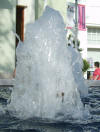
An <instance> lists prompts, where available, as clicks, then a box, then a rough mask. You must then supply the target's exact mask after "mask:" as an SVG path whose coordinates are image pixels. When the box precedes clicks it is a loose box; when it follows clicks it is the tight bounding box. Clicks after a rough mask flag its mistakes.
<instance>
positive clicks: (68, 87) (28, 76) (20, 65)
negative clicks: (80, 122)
mask: <svg viewBox="0 0 100 132" xmlns="http://www.w3.org/2000/svg"><path fill="white" fill-rule="evenodd" d="M16 52H17V60H18V62H17V68H16V79H15V87H14V89H13V92H12V95H11V102H10V104H8V105H7V109H8V110H9V111H10V112H11V114H13V116H15V117H17V118H20V119H28V118H31V117H32V118H34V117H39V118H48V119H53V120H66V119H68V118H69V119H70V118H71V119H77V118H79V119H80V118H83V117H84V115H85V114H86V113H85V108H84V106H83V104H82V102H81V97H84V96H86V95H87V87H86V85H85V82H84V78H83V76H82V71H81V68H82V64H81V65H80V64H79V62H82V59H81V57H80V55H79V53H78V52H77V51H76V50H75V49H73V48H72V47H67V46H66V30H65V24H64V22H63V18H62V17H61V15H60V13H59V12H58V11H55V10H53V9H52V8H49V7H46V9H45V11H44V13H43V16H41V17H40V18H39V20H37V21H36V22H35V23H34V24H33V23H30V24H28V25H27V28H26V34H25V41H24V43H22V42H20V43H19V45H18V47H17V51H16ZM79 59H80V61H79ZM78 80H79V81H78ZM81 84H82V85H83V86H84V88H83V87H82V86H81Z"/></svg>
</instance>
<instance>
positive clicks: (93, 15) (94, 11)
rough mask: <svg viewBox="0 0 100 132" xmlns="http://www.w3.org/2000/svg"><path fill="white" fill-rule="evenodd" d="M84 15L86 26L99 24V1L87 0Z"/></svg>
mask: <svg viewBox="0 0 100 132" xmlns="http://www.w3.org/2000/svg"><path fill="white" fill-rule="evenodd" d="M86 15H87V17H86V18H87V19H86V22H87V24H88V23H90V24H94V25H98V24H100V0H87V1H86Z"/></svg>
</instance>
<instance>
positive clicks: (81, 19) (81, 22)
mask: <svg viewBox="0 0 100 132" xmlns="http://www.w3.org/2000/svg"><path fill="white" fill-rule="evenodd" d="M78 29H79V30H83V31H85V30H86V23H85V5H80V4H78Z"/></svg>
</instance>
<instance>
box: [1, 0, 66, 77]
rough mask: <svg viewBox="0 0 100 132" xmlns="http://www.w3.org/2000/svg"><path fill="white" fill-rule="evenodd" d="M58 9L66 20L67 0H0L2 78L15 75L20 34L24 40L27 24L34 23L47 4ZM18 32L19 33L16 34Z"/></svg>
mask: <svg viewBox="0 0 100 132" xmlns="http://www.w3.org/2000/svg"><path fill="white" fill-rule="evenodd" d="M47 5H48V6H50V7H52V8H54V9H56V10H58V11H59V12H60V13H61V15H62V16H63V18H64V21H65V22H66V1H65V0H62V1H58V2H57V4H56V0H52V1H51V0H1V1H0V18H1V19H0V78H1V79H6V78H8V79H10V78H13V77H14V71H15V68H16V66H15V61H16V46H17V44H18V41H19V40H18V37H17V38H16V36H17V35H18V36H19V37H20V39H21V41H24V38H25V32H26V28H27V24H29V23H34V21H35V20H37V19H38V18H39V17H40V16H41V15H42V14H43V11H44V9H45V6H47ZM16 34H17V35H16Z"/></svg>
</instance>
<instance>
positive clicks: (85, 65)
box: [82, 59, 90, 72]
mask: <svg viewBox="0 0 100 132" xmlns="http://www.w3.org/2000/svg"><path fill="white" fill-rule="evenodd" d="M89 68H90V65H89V63H88V61H87V60H85V59H83V68H82V71H83V72H86V71H87V70H88V69H89Z"/></svg>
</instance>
